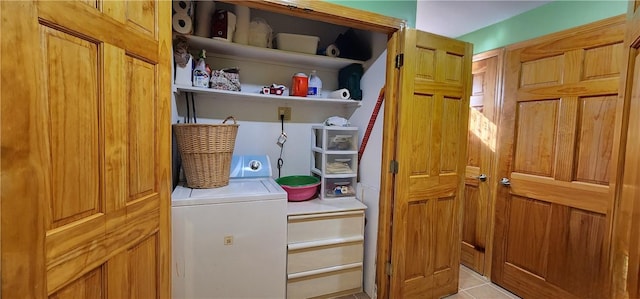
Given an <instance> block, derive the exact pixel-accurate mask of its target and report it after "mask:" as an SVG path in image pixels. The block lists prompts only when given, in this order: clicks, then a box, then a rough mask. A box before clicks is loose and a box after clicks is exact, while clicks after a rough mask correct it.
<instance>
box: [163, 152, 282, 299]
mask: <svg viewBox="0 0 640 299" xmlns="http://www.w3.org/2000/svg"><path fill="white" fill-rule="evenodd" d="M171 203H172V208H171V212H172V227H173V231H172V243H173V250H172V254H173V267H172V268H173V275H172V276H173V282H172V283H173V285H172V286H173V298H190V299H196V298H243V299H244V298H278V299H281V298H285V297H286V295H285V290H286V264H287V262H286V254H287V193H286V192H285V191H284V190H283V189H282V188H281V187H280V186H279V185H278V184H277V183H276V182H275V180H273V179H272V178H271V164H270V162H269V157H268V156H266V155H264V156H234V157H233V160H232V163H231V177H230V179H229V185H227V186H224V187H220V188H214V189H191V188H187V187H183V186H178V187H176V189H175V190H174V191H173V193H172V195H171Z"/></svg>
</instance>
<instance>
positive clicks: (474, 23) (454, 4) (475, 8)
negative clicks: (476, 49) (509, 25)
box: [416, 0, 552, 37]
mask: <svg viewBox="0 0 640 299" xmlns="http://www.w3.org/2000/svg"><path fill="white" fill-rule="evenodd" d="M549 2H552V1H548V0H534V1H532V0H461V1H458V0H418V3H417V12H416V28H417V29H420V30H423V31H427V32H431V33H435V34H439V35H444V36H448V37H458V36H461V35H464V34H466V33H469V32H473V31H475V30H478V29H480V28H483V27H486V26H489V25H491V24H495V23H498V22H500V21H503V20H506V19H508V18H510V17H513V16H515V15H518V14H521V13H523V12H525V11H527V10H531V9H533V8H536V7H538V6H541V5H544V4H547V3H549Z"/></svg>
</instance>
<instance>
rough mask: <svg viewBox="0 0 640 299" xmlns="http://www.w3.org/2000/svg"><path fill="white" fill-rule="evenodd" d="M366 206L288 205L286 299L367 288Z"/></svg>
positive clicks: (317, 201) (341, 203)
mask: <svg viewBox="0 0 640 299" xmlns="http://www.w3.org/2000/svg"><path fill="white" fill-rule="evenodd" d="M365 208H366V206H365V205H364V204H362V203H361V202H360V201H358V200H355V199H341V200H333V201H328V202H327V201H326V200H320V199H314V200H312V201H308V202H290V203H289V206H288V212H289V215H288V231H287V243H288V244H287V298H310V297H314V298H316V297H320V298H325V297H327V298H328V297H335V296H342V295H347V294H352V293H358V292H360V291H362V268H363V264H362V262H363V250H364V248H363V244H364V209H365Z"/></svg>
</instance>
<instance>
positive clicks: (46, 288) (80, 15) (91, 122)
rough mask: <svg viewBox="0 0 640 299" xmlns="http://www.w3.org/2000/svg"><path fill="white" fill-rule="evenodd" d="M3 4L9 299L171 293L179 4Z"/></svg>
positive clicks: (5, 278) (5, 280)
mask: <svg viewBox="0 0 640 299" xmlns="http://www.w3.org/2000/svg"><path fill="white" fill-rule="evenodd" d="M0 5H1V10H0V16H1V19H2V21H1V22H2V23H1V30H2V31H1V42H2V43H1V44H2V61H1V63H2V68H1V72H2V102H1V105H2V106H1V107H2V110H1V112H2V115H1V139H0V142H1V145H2V152H1V159H2V161H1V165H2V181H1V183H2V188H0V189H1V194H2V215H1V218H2V248H1V251H2V298H45V297H49V298H114V299H115V298H118V299H121V298H160V297H163V298H167V297H169V296H170V294H171V293H170V290H171V281H170V265H169V262H170V246H171V242H170V231H169V229H170V215H169V208H170V198H169V196H170V192H171V189H170V188H171V182H170V178H171V171H170V168H169V163H170V159H171V158H170V148H171V146H170V145H171V136H170V119H169V118H170V109H171V108H170V95H171V90H170V85H171V81H170V72H171V67H170V59H171V40H170V34H171V28H170V24H171V21H170V18H171V16H170V14H171V2H168V1H158V2H155V1H75V2H62V1H60V2H53V1H2V3H1V4H0Z"/></svg>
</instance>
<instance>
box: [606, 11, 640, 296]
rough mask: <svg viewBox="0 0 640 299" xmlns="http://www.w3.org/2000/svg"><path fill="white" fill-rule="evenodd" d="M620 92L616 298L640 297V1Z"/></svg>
mask: <svg viewBox="0 0 640 299" xmlns="http://www.w3.org/2000/svg"><path fill="white" fill-rule="evenodd" d="M628 3H629V6H628V9H627V20H626V31H627V32H626V36H625V39H624V46H623V48H624V55H623V59H622V63H621V65H622V66H623V69H622V74H624V76H622V78H621V79H622V80H620V82H621V83H620V90H621V91H624V94H623V96H622V98H623V100H622V101H620V102H619V103H618V104H617V106H616V116H617V117H616V130H615V133H614V138H615V139H614V140H616V141H618V140H620V143H619V144H620V147H619V148H618V147H616V148H614V150H613V161H614V162H615V163H617V164H616V165H617V166H618V168H617V169H618V172H611V174H610V175H611V176H612V177H617V184H616V185H615V186H614V187H615V189H616V192H615V195H616V199H617V202H616V205H615V220H616V222H615V226H614V236H613V250H612V254H611V260H612V263H613V270H612V275H611V278H612V279H611V281H609V282H610V283H611V285H612V292H611V295H612V297H613V298H638V297H640V203H639V202H638V198H640V168H639V167H638V165H640V152H639V151H638V148H640V105H638V104H639V103H640V90H639V89H638V87H639V86H640V57H639V55H640V50H639V49H640V10H638V8H639V7H640V1H633V0H631V1H628Z"/></svg>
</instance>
